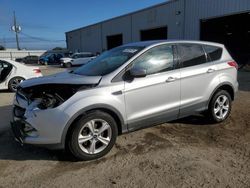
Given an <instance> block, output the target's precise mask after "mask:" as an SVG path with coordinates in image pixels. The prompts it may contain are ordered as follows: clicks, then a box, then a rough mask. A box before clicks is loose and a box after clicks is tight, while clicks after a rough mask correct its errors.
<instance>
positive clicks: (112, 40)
mask: <svg viewBox="0 0 250 188" xmlns="http://www.w3.org/2000/svg"><path fill="white" fill-rule="evenodd" d="M120 45H122V34H118V35H111V36H107V48H108V50H110V49H112V48H114V47H117V46H120Z"/></svg>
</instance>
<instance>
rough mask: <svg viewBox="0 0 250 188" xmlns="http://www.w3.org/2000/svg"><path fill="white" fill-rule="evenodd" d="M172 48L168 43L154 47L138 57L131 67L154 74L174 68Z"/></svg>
mask: <svg viewBox="0 0 250 188" xmlns="http://www.w3.org/2000/svg"><path fill="white" fill-rule="evenodd" d="M173 59H174V57H173V50H172V46H170V45H161V46H157V47H154V48H152V49H150V50H148V51H147V52H145V53H144V54H143V55H141V56H140V57H138V58H137V59H136V60H135V61H134V63H133V67H135V68H139V69H145V70H146V71H147V74H155V73H159V72H164V71H168V70H172V69H173V68H174V61H173Z"/></svg>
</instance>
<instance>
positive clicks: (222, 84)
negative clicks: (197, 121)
mask: <svg viewBox="0 0 250 188" xmlns="http://www.w3.org/2000/svg"><path fill="white" fill-rule="evenodd" d="M225 85H226V86H230V87H231V88H232V89H233V91H234V93H235V89H234V87H233V84H231V83H230V82H222V83H220V84H219V85H218V86H217V87H216V88H215V89H214V90H213V92H212V93H211V95H210V97H209V100H208V101H207V104H206V109H208V106H209V103H210V101H211V99H212V97H213V96H214V94H215V92H216V91H217V90H218V89H219V88H220V87H222V86H225Z"/></svg>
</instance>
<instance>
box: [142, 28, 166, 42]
mask: <svg viewBox="0 0 250 188" xmlns="http://www.w3.org/2000/svg"><path fill="white" fill-rule="evenodd" d="M167 38H168V28H167V27H159V28H154V29H147V30H141V41H146V40H161V39H167Z"/></svg>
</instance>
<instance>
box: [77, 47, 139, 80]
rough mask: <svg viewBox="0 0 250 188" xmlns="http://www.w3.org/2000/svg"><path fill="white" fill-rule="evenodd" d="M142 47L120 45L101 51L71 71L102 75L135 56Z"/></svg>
mask: <svg viewBox="0 0 250 188" xmlns="http://www.w3.org/2000/svg"><path fill="white" fill-rule="evenodd" d="M143 48H144V47H140V46H121V47H117V48H113V49H112V50H109V51H107V52H104V53H102V54H101V55H99V56H98V57H97V58H95V59H93V60H92V61H90V62H89V63H88V64H86V65H84V66H82V67H80V68H78V69H76V70H75V71H73V72H72V73H74V74H79V75H85V76H103V75H106V74H109V73H111V72H113V71H114V70H116V69H117V68H118V67H120V66H121V65H123V64H124V63H125V62H127V61H128V60H129V59H130V58H132V57H133V56H135V55H136V54H137V53H138V52H140V51H141V50H142V49H143Z"/></svg>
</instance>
